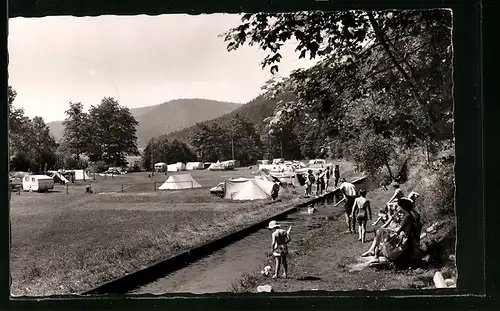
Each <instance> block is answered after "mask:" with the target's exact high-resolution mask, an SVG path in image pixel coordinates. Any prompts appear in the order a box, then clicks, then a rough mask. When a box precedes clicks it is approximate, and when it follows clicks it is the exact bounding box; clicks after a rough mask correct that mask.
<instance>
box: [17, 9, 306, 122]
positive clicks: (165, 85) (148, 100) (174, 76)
mask: <svg viewBox="0 0 500 311" xmlns="http://www.w3.org/2000/svg"><path fill="white" fill-rule="evenodd" d="M238 24H239V17H238V15H229V14H213V15H192V16H191V15H186V14H178V15H161V16H146V15H138V16H99V17H83V18H82V17H69V16H68V17H66V16H64V17H44V18H15V19H10V21H9V42H8V44H9V46H8V49H9V85H11V86H12V87H13V88H14V89H15V90H16V91H17V93H18V96H17V98H16V100H15V102H14V103H15V105H16V106H18V107H23V108H24V109H25V112H26V114H27V115H28V116H29V117H34V116H42V117H43V118H44V119H45V121H55V120H62V119H64V111H65V110H66V109H67V107H68V103H69V102H70V101H73V102H75V101H80V102H82V103H83V104H84V105H85V107H86V108H88V107H89V106H90V105H91V104H94V105H96V104H99V102H100V100H101V99H102V98H103V97H104V96H113V97H116V98H117V99H118V100H119V102H120V104H122V105H125V106H128V107H130V108H135V107H142V106H150V105H156V104H160V103H162V102H166V101H169V100H172V99H177V98H207V99H215V100H221V101H234V102H239V103H245V102H247V101H249V100H251V99H253V98H254V97H256V96H257V95H258V94H259V93H260V92H261V90H260V87H261V86H262V85H263V83H264V82H265V81H266V80H268V79H269V78H270V77H271V74H270V73H269V68H266V69H264V70H262V69H261V66H260V65H259V62H260V61H261V60H262V59H263V58H264V57H265V55H266V52H264V51H260V50H258V48H257V47H256V46H254V47H246V46H245V47H243V48H241V49H239V50H237V51H234V52H231V53H229V52H227V51H226V48H225V47H226V44H225V43H224V41H223V39H222V38H218V37H217V36H218V35H219V34H220V33H223V32H224V31H226V30H228V29H229V28H231V27H234V26H237V25H238ZM294 48H295V46H294V45H289V46H287V47H286V48H285V49H284V50H283V52H282V55H283V59H282V62H281V65H280V74H282V75H288V73H289V72H290V71H291V70H293V69H296V68H301V67H309V66H310V65H311V64H312V63H313V62H312V61H309V60H305V59H302V60H298V54H296V53H295V52H294Z"/></svg>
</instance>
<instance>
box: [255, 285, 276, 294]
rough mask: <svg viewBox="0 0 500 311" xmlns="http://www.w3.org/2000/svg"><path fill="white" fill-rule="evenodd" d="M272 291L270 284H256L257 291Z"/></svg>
mask: <svg viewBox="0 0 500 311" xmlns="http://www.w3.org/2000/svg"><path fill="white" fill-rule="evenodd" d="M272 291H273V289H272V287H271V285H261V286H257V293H270V292H272Z"/></svg>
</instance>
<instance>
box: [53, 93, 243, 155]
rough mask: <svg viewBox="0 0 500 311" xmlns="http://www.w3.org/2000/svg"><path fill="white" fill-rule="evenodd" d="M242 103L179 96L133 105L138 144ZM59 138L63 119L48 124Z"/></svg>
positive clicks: (212, 116)
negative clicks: (142, 104) (170, 99)
mask: <svg viewBox="0 0 500 311" xmlns="http://www.w3.org/2000/svg"><path fill="white" fill-rule="evenodd" d="M240 107H241V104H236V103H228V102H220V101H215V100H207V99H177V100H172V101H169V102H166V103H163V104H159V105H155V106H149V107H141V108H133V109H130V112H131V113H132V115H133V116H134V117H135V119H136V120H137V121H138V122H139V126H138V128H137V144H138V147H139V148H142V147H145V146H146V144H147V142H148V140H149V139H151V137H158V136H160V135H163V134H168V133H170V132H173V131H178V130H181V129H183V128H187V127H190V126H193V125H195V124H196V123H198V122H203V121H206V120H211V119H214V118H217V117H219V116H221V115H224V114H227V113H229V112H231V111H234V110H235V109H238V108H240ZM47 125H48V126H49V128H50V132H51V134H52V135H53V136H54V138H55V139H56V140H57V141H58V140H59V139H60V138H61V137H62V132H63V129H64V128H63V126H62V121H56V122H50V123H48V124H47Z"/></svg>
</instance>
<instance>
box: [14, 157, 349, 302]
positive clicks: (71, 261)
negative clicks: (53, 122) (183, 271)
mask: <svg viewBox="0 0 500 311" xmlns="http://www.w3.org/2000/svg"><path fill="white" fill-rule="evenodd" d="M339 163H340V164H341V169H342V173H343V175H345V177H346V178H349V176H351V175H352V173H353V166H352V164H350V163H348V162H344V161H341V162H339ZM255 170H257V166H254V167H252V168H251V169H250V168H241V169H237V170H234V171H218V172H217V171H216V172H211V171H206V170H200V171H190V172H189V173H190V174H191V175H192V176H193V177H194V179H196V180H197V181H198V182H199V183H200V184H201V186H202V188H196V189H185V190H175V191H155V189H157V188H158V187H159V186H160V185H161V184H162V182H164V181H165V180H166V179H167V177H168V176H166V175H165V174H155V175H154V176H152V177H151V178H149V177H148V173H147V172H141V173H130V174H126V175H121V176H115V177H109V176H108V177H106V178H104V177H102V176H96V178H95V180H93V178H92V179H91V180H89V181H85V182H83V181H79V182H77V183H75V184H70V185H68V186H67V187H66V186H62V185H56V188H55V189H54V192H51V193H28V192H22V193H21V194H20V195H18V194H16V193H13V194H12V196H11V203H10V216H11V228H12V231H11V232H12V244H11V245H12V246H11V276H12V286H11V294H12V295H13V296H47V295H58V294H70V293H79V292H82V291H86V290H89V289H91V288H93V287H95V286H97V285H99V284H101V283H103V282H106V281H109V280H111V279H114V278H116V277H120V276H123V275H124V274H126V273H127V272H131V271H134V270H136V269H139V268H141V267H145V266H147V265H150V264H152V263H154V262H156V261H159V260H161V259H165V258H168V257H170V256H172V255H173V254H176V253H178V252H180V251H183V250H186V249H189V248H191V247H193V246H195V245H197V244H199V243H202V242H208V241H210V240H213V239H215V238H217V237H219V236H221V235H223V234H226V233H229V232H232V231H235V230H237V229H239V228H243V227H245V226H247V225H250V224H252V223H255V222H257V221H261V220H262V219H265V218H267V217H269V216H271V215H273V214H275V213H277V212H279V211H282V210H284V209H286V208H287V207H289V206H290V205H291V204H293V202H294V201H296V200H298V199H300V198H301V197H302V194H303V189H302V187H300V188H298V189H296V191H293V190H292V191H290V190H287V191H284V190H283V189H282V190H281V191H280V197H281V199H282V200H281V201H279V202H274V203H272V204H269V203H268V202H267V201H264V202H263V201H260V202H259V201H254V202H235V201H230V200H224V199H220V198H218V197H215V196H212V195H210V194H209V189H210V188H211V187H214V186H216V185H217V184H218V183H219V182H222V181H224V179H225V178H231V177H252V176H253V175H252V172H253V171H255ZM173 174H179V173H173ZM89 184H90V185H91V187H92V190H93V191H94V193H93V194H86V193H85V186H87V185H89ZM122 189H123V190H122ZM66 191H67V193H66ZM122 191H123V192H122Z"/></svg>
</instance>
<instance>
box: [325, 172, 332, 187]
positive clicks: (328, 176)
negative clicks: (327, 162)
mask: <svg viewBox="0 0 500 311" xmlns="http://www.w3.org/2000/svg"><path fill="white" fill-rule="evenodd" d="M331 177H332V168H331V167H330V166H327V167H326V172H325V192H328V187H329V186H330V178H331Z"/></svg>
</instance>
